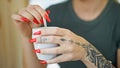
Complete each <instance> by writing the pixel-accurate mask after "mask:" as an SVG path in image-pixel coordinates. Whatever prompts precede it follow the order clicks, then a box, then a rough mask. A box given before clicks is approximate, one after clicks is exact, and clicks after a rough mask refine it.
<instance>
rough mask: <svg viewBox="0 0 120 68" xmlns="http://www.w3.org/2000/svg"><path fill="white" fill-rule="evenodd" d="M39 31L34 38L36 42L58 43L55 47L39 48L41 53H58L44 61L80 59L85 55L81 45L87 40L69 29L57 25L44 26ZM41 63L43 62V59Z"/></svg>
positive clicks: (54, 61)
mask: <svg viewBox="0 0 120 68" xmlns="http://www.w3.org/2000/svg"><path fill="white" fill-rule="evenodd" d="M40 31H41V35H40V36H39V37H37V38H36V43H55V44H59V46H58V47H55V48H46V49H41V50H40V53H41V54H60V55H59V56H57V57H56V58H53V59H51V60H48V61H46V62H47V63H59V62H65V61H75V60H82V59H83V58H84V57H85V56H86V51H85V49H84V48H83V47H82V46H81V45H83V44H87V43H88V42H87V41H86V40H85V39H83V38H82V37H80V36H77V35H76V34H74V33H73V32H71V31H70V30H68V29H63V28H58V27H45V28H41V29H40ZM81 42H82V43H81ZM41 63H45V61H44V62H43V61H42V62H41Z"/></svg>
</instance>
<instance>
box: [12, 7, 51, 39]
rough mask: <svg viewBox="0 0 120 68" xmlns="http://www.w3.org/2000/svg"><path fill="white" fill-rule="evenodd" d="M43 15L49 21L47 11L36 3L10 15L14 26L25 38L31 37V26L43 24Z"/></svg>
mask: <svg viewBox="0 0 120 68" xmlns="http://www.w3.org/2000/svg"><path fill="white" fill-rule="evenodd" d="M43 17H44V18H45V19H46V20H47V21H48V22H50V18H49V15H48V14H47V12H46V11H45V10H44V9H42V8H41V7H40V6H38V5H29V6H27V7H26V8H23V9H21V10H20V11H19V12H18V13H16V14H13V15H12V19H13V20H14V21H15V24H16V26H17V27H18V28H19V30H20V32H21V34H22V36H23V37H25V38H31V34H32V28H33V27H40V25H41V24H43Z"/></svg>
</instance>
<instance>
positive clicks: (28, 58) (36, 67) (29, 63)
mask: <svg viewBox="0 0 120 68" xmlns="http://www.w3.org/2000/svg"><path fill="white" fill-rule="evenodd" d="M28 40H29V39H27V38H23V40H22V41H23V46H22V47H23V67H24V68H45V66H46V65H42V64H40V63H39V60H38V59H37V57H36V55H35V53H33V44H32V43H29V41H28Z"/></svg>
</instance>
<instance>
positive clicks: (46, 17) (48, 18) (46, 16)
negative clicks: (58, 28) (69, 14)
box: [44, 14, 51, 22]
mask: <svg viewBox="0 0 120 68" xmlns="http://www.w3.org/2000/svg"><path fill="white" fill-rule="evenodd" d="M44 17H45V19H46V20H47V21H48V22H51V19H50V17H49V16H48V15H47V14H45V16H44Z"/></svg>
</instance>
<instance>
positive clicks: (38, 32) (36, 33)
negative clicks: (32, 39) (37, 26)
mask: <svg viewBox="0 0 120 68" xmlns="http://www.w3.org/2000/svg"><path fill="white" fill-rule="evenodd" d="M40 34H41V31H37V32H35V33H33V35H40Z"/></svg>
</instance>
